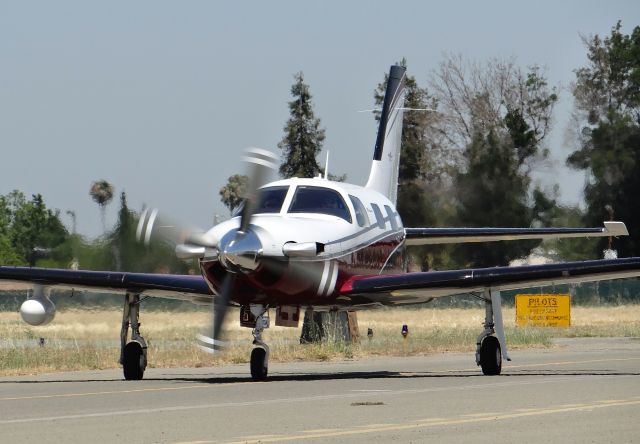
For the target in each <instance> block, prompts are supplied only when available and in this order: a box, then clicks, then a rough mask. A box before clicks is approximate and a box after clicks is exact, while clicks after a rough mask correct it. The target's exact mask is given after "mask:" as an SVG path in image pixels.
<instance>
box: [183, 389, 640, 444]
mask: <svg viewBox="0 0 640 444" xmlns="http://www.w3.org/2000/svg"><path fill="white" fill-rule="evenodd" d="M632 405H640V400H639V399H637V398H631V399H620V400H602V401H594V402H591V403H584V404H578V405H575V406H572V407H563V406H555V407H554V406H551V407H547V408H540V409H535V410H530V411H526V412H522V411H517V410H514V411H513V412H504V413H477V414H473V415H474V416H475V417H472V418H469V417H468V416H470V415H463V416H466V417H459V418H455V417H452V418H446V419H440V420H436V421H433V420H432V419H430V418H425V419H418V420H414V421H412V422H411V423H406V424H380V425H371V426H359V427H358V428H351V429H347V430H339V431H327V432H322V431H321V432H315V431H312V430H308V431H303V432H301V433H300V434H298V435H280V436H275V437H261V438H259V439H255V440H251V439H241V440H240V441H228V442H225V444H258V443H267V442H282V441H301V440H308V439H321V438H336V437H339V436H350V435H364V434H368V433H381V432H382V433H384V432H395V431H399V430H411V429H425V428H433V427H441V426H454V425H464V424H474V423H480V422H487V421H504V420H509V419H518V418H526V417H531V416H544V415H552V414H556V413H569V412H579V411H586V410H596V409H603V408H610V407H623V406H632ZM214 442H216V441H208V443H214ZM180 444H186V442H183V443H180Z"/></svg>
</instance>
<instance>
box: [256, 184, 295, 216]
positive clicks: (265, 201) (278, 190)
mask: <svg viewBox="0 0 640 444" xmlns="http://www.w3.org/2000/svg"><path fill="white" fill-rule="evenodd" d="M287 191H289V187H269V188H263V189H261V190H260V203H259V204H258V208H256V213H279V212H280V209H281V208H282V203H283V202H284V198H285V197H286V196H287Z"/></svg>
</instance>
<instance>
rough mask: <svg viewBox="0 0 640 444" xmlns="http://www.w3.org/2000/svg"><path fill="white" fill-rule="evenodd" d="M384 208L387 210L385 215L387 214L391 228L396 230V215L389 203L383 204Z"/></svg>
mask: <svg viewBox="0 0 640 444" xmlns="http://www.w3.org/2000/svg"><path fill="white" fill-rule="evenodd" d="M384 209H385V210H387V216H389V222H391V229H392V230H393V231H396V230H397V229H398V221H397V220H396V215H395V213H394V212H393V210H392V209H391V207H390V206H389V205H385V206H384Z"/></svg>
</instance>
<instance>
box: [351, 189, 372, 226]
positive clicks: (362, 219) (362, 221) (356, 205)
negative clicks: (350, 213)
mask: <svg viewBox="0 0 640 444" xmlns="http://www.w3.org/2000/svg"><path fill="white" fill-rule="evenodd" d="M349 199H351V203H352V204H353V209H354V210H355V212H356V222H357V223H358V226H359V227H367V226H369V218H368V217H367V210H366V209H365V208H364V205H362V202H361V201H360V199H358V198H357V197H356V196H352V195H351V194H349Z"/></svg>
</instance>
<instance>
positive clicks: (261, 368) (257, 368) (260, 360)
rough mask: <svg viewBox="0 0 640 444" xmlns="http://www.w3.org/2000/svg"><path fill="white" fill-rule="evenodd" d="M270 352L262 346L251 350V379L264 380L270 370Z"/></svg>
mask: <svg viewBox="0 0 640 444" xmlns="http://www.w3.org/2000/svg"><path fill="white" fill-rule="evenodd" d="M267 356H268V353H267V350H265V349H264V348H262V347H256V348H254V349H253V350H252V351H251V379H253V380H254V381H264V380H265V379H267V373H268V372H269V363H268V359H267Z"/></svg>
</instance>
